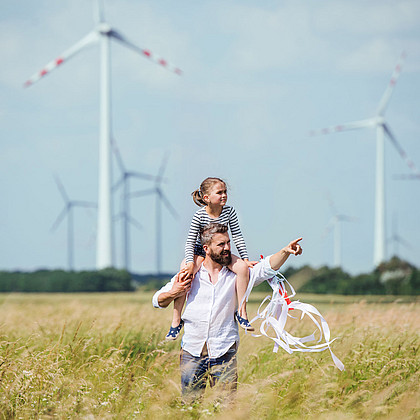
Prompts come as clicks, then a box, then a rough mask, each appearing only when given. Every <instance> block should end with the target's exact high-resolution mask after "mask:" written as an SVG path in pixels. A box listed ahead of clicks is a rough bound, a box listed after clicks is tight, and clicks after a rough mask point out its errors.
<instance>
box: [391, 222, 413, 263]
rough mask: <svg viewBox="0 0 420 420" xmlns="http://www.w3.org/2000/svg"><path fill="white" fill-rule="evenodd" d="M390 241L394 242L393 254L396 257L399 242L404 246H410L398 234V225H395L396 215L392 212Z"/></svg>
mask: <svg viewBox="0 0 420 420" xmlns="http://www.w3.org/2000/svg"><path fill="white" fill-rule="evenodd" d="M389 239H390V241H391V242H392V243H393V244H394V256H395V257H398V254H399V252H398V251H399V249H398V245H399V244H401V245H403V246H405V247H406V248H412V247H411V245H410V244H409V243H408V242H407V241H406V240H405V239H404V238H402V237H401V236H400V235H399V234H398V226H397V215H396V214H394V216H393V218H392V236H391V237H390V238H389Z"/></svg>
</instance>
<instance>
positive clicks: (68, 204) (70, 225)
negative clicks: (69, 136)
mask: <svg viewBox="0 0 420 420" xmlns="http://www.w3.org/2000/svg"><path fill="white" fill-rule="evenodd" d="M55 183H56V184H57V188H58V190H59V191H60V194H61V197H63V200H64V208H63V210H62V211H61V213H60V214H59V215H58V217H57V219H56V220H55V222H54V223H53V225H52V227H51V231H52V232H53V231H55V230H56V229H57V227H58V226H59V225H60V223H61V221H62V220H63V219H64V217H65V216H67V261H68V267H69V270H70V271H73V270H74V220H73V208H74V207H86V208H95V209H96V208H97V205H96V204H95V203H91V202H90V201H80V200H70V199H69V197H68V195H67V193H66V190H65V189H64V186H63V184H62V183H61V181H60V179H59V178H58V176H55Z"/></svg>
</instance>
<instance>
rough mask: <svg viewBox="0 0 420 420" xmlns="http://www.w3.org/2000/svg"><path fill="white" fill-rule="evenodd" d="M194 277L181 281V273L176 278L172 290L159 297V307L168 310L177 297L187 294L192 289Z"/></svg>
mask: <svg viewBox="0 0 420 420" xmlns="http://www.w3.org/2000/svg"><path fill="white" fill-rule="evenodd" d="M191 281H192V277H190V278H188V279H186V280H184V281H181V280H180V275H179V273H178V274H177V275H176V276H175V279H174V283H173V284H172V288H171V290H169V291H168V292H162V293H161V294H160V295H159V297H158V305H159V306H160V307H161V308H166V307H167V306H168V305H169V304H170V303H171V302H172V301H173V300H174V299H176V298H177V297H180V296H183V295H185V294H187V293H188V292H189V291H190V289H191Z"/></svg>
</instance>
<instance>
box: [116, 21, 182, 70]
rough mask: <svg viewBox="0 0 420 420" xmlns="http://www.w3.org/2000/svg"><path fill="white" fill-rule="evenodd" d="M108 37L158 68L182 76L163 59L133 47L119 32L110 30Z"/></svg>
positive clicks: (135, 46) (176, 68)
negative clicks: (158, 66) (163, 68)
mask: <svg viewBox="0 0 420 420" xmlns="http://www.w3.org/2000/svg"><path fill="white" fill-rule="evenodd" d="M109 35H110V36H112V37H113V38H115V39H116V40H117V41H120V42H121V43H122V44H124V45H125V46H127V47H128V48H131V49H132V50H133V51H135V52H137V53H139V54H140V55H142V56H143V57H146V58H148V59H150V60H151V61H153V62H155V63H156V64H159V65H160V66H162V67H165V68H166V69H167V70H169V71H171V72H173V73H176V74H178V75H181V74H182V71H181V69H179V68H178V67H176V66H174V65H172V64H170V63H169V62H168V61H167V60H165V59H164V58H162V57H159V56H158V55H156V54H153V53H152V52H151V51H149V50H146V49H143V48H140V47H138V46H137V45H134V44H133V43H132V42H130V41H128V40H127V38H125V37H124V36H122V35H121V34H120V33H119V32H117V31H115V30H114V29H112V30H111V31H110V33H109Z"/></svg>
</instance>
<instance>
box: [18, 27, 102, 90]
mask: <svg viewBox="0 0 420 420" xmlns="http://www.w3.org/2000/svg"><path fill="white" fill-rule="evenodd" d="M97 39H98V34H97V32H96V31H92V32H89V33H88V34H87V35H86V36H85V37H84V38H82V39H81V40H80V41H79V42H77V43H76V44H74V45H73V46H72V47H70V48H69V49H68V50H66V51H64V52H63V53H62V54H61V55H60V56H58V57H57V58H56V59H55V60H52V61H50V62H49V63H48V64H47V65H46V66H45V67H44V68H43V69H42V70H41V71H39V72H38V73H35V74H34V75H33V76H31V77H30V78H29V79H28V80H27V81H26V82H25V84H24V87H29V86H31V85H32V84H34V83H35V82H37V81H38V80H40V79H41V78H42V77H44V76H46V75H47V74H49V73H50V72H51V71H52V70H54V69H55V68H57V67H58V66H60V65H61V64H63V63H64V62H65V61H67V60H68V59H69V58H71V57H72V56H74V55H75V54H77V53H78V52H79V51H81V50H82V49H83V48H84V47H86V46H87V45H89V44H91V43H92V42H94V41H96V40H97Z"/></svg>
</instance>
